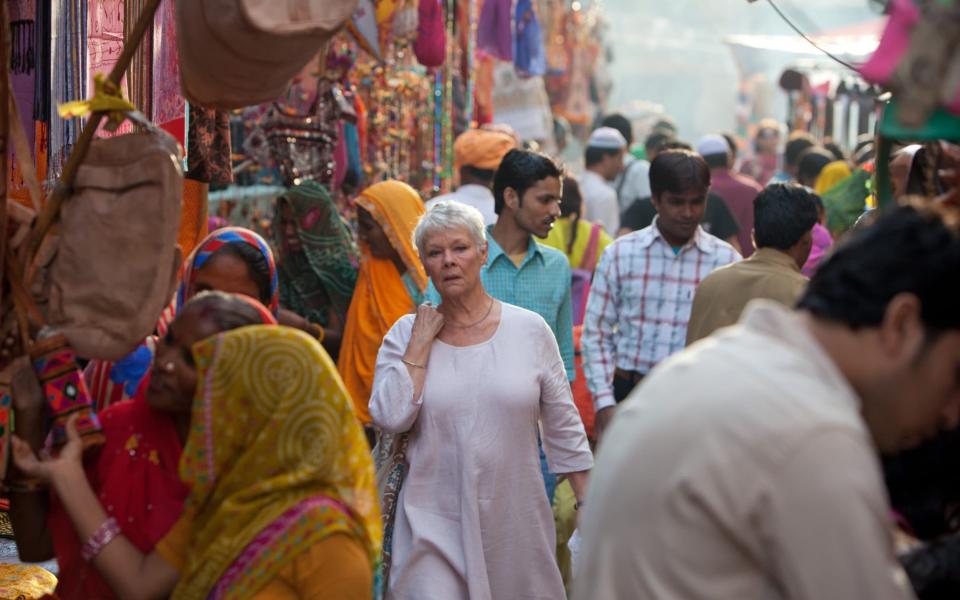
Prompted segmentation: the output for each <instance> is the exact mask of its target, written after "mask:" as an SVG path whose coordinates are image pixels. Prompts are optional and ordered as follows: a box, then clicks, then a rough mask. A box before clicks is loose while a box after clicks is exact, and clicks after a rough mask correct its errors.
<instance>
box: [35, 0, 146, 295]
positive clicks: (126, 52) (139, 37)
mask: <svg viewBox="0 0 960 600" xmlns="http://www.w3.org/2000/svg"><path fill="white" fill-rule="evenodd" d="M160 2H161V0H147V3H146V4H145V5H144V7H143V12H141V13H140V18H139V19H138V20H137V24H136V26H135V27H134V28H133V31H132V32H131V33H130V38H129V39H128V40H127V43H126V44H124V46H123V52H122V53H121V54H120V58H118V59H117V63H116V64H115V65H113V69H112V70H111V71H110V74H109V75H108V76H107V86H108V87H112V88H113V89H119V88H120V80H121V79H123V74H124V73H125V72H126V71H127V67H129V66H130V61H131V60H132V59H133V56H134V54H135V53H136V51H137V48H138V47H139V46H140V43H141V41H143V38H144V35H145V34H146V33H147V31H150V30H151V29H152V28H153V16H154V14H156V12H157V8H158V7H159V6H160ZM105 116H106V113H102V112H95V113H93V114H92V115H90V119H89V120H88V121H87V124H86V125H85V126H84V128H83V131H82V132H80V138H79V139H78V140H77V144H76V146H74V148H73V152H71V153H70V157H69V158H68V159H67V164H66V165H65V166H64V167H63V173H62V174H61V175H60V180H59V181H58V182H57V184H56V186H55V187H54V189H53V191H52V192H51V194H50V197H49V198H48V199H47V204H46V206H44V208H43V212H42V213H40V215H39V217H37V222H36V223H35V224H34V227H33V230H32V231H31V232H30V240H29V242H28V244H27V254H26V255H27V264H28V265H29V264H30V263H31V262H32V260H33V256H34V255H35V254H36V252H37V250H38V249H39V248H40V244H41V243H43V238H44V237H45V236H46V235H47V232H48V231H50V227H51V226H52V225H53V223H54V222H55V221H56V220H57V217H58V215H59V214H60V207H61V206H63V202H64V200H65V199H66V197H67V195H68V194H69V192H70V188H71V187H73V182H74V180H75V179H76V177H77V170H78V169H79V168H80V163H82V162H83V159H84V158H85V157H86V155H87V150H88V149H89V148H90V143H91V142H92V141H93V136H94V134H95V133H96V132H97V129H98V128H99V127H100V123H101V122H102V121H103V118H104V117H105ZM28 284H29V282H28Z"/></svg>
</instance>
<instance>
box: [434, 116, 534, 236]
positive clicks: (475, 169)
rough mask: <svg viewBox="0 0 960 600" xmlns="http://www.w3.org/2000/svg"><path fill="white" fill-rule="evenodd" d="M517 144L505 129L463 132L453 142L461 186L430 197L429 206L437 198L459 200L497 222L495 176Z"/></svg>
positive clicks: (487, 223) (486, 222) (435, 201)
mask: <svg viewBox="0 0 960 600" xmlns="http://www.w3.org/2000/svg"><path fill="white" fill-rule="evenodd" d="M516 147H517V142H516V140H515V139H514V138H513V137H512V136H511V135H509V134H508V133H506V132H504V131H499V130H495V129H468V130H467V131H465V132H463V133H461V134H460V135H459V136H458V137H457V140H456V141H455V142H454V143H453V161H454V166H455V167H456V168H457V172H458V173H459V175H460V186H459V187H458V188H457V190H456V191H455V192H452V193H450V194H444V195H442V196H437V197H436V198H433V199H432V200H428V201H427V203H426V207H427V210H430V207H431V206H433V205H434V204H436V203H437V202H442V201H450V200H455V201H457V202H462V203H463V204H468V205H470V206H472V207H474V208H475V209H477V210H479V211H480V214H482V215H483V220H484V222H485V224H486V225H488V226H489V225H493V224H495V223H496V222H497V213H496V211H495V210H494V200H493V191H492V189H491V186H492V185H493V176H494V174H495V173H496V172H497V167H499V166H500V161H502V160H503V157H504V156H505V155H506V154H507V152H509V151H510V150H512V149H514V148H516Z"/></svg>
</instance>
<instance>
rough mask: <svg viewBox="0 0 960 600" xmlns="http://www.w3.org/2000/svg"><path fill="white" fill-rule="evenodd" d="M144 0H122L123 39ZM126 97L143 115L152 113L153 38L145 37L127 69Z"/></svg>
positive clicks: (134, 20)
mask: <svg viewBox="0 0 960 600" xmlns="http://www.w3.org/2000/svg"><path fill="white" fill-rule="evenodd" d="M145 4H146V2H145V0H124V2H123V41H124V44H126V43H127V41H128V40H129V39H130V34H131V33H132V30H133V26H134V24H135V23H136V22H137V17H138V16H139V15H140V13H141V12H143V7H144V5H145ZM126 80H127V97H128V98H129V99H130V102H132V103H133V105H134V106H136V107H137V110H139V111H140V112H142V113H143V114H145V115H151V114H153V39H152V36H148V37H146V38H145V39H144V40H143V42H142V43H141V44H140V46H139V47H138V48H137V51H136V53H135V54H134V55H133V60H132V61H131V62H130V68H129V69H127V78H126Z"/></svg>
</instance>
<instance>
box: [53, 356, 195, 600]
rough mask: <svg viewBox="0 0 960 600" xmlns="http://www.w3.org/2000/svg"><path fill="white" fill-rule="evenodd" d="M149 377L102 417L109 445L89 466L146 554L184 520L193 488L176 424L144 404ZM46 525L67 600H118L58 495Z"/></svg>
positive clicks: (104, 499)
mask: <svg viewBox="0 0 960 600" xmlns="http://www.w3.org/2000/svg"><path fill="white" fill-rule="evenodd" d="M149 379H150V378H149V375H148V376H147V378H146V380H145V381H144V382H142V383H141V385H140V388H139V390H138V392H137V394H136V395H135V396H134V397H133V398H132V399H130V400H125V401H123V402H119V403H117V404H114V405H112V406H110V407H108V408H107V409H106V410H105V411H103V412H101V413H100V422H101V424H102V426H103V433H104V436H105V437H106V443H105V444H104V445H103V448H102V449H101V451H100V453H99V455H98V456H97V457H96V458H95V459H94V460H92V461H91V462H90V463H89V464H88V465H87V479H88V480H89V481H90V485H91V486H92V487H93V490H94V492H95V493H96V494H97V497H98V498H99V499H100V504H101V505H102V506H103V508H104V510H106V511H107V514H108V515H110V516H112V517H113V518H115V519H116V520H117V523H118V524H119V525H120V528H121V529H122V530H123V535H124V536H126V537H127V539H129V540H130V542H131V543H133V545H135V546H136V547H137V548H139V549H140V551H141V552H144V553H148V552H150V551H151V550H152V549H153V547H154V545H155V544H156V543H157V542H158V541H160V539H161V538H162V537H163V536H164V535H166V533H167V531H169V530H170V528H171V527H172V526H173V524H174V523H175V522H176V521H177V519H178V518H179V517H180V514H181V513H182V512H183V501H184V499H185V498H186V496H187V491H188V490H187V488H186V486H184V484H183V483H182V482H181V481H180V479H179V477H178V475H177V469H178V465H179V462H180V454H181V453H182V451H183V446H182V445H181V443H180V439H179V438H178V437H177V431H176V428H175V427H174V424H173V420H172V419H171V418H170V417H169V416H167V415H164V414H162V413H158V412H156V411H154V410H153V409H152V408H150V406H149V405H148V404H147V402H146V400H145V399H144V392H145V390H146V386H147V384H148V383H149ZM48 526H49V529H50V532H51V535H52V537H53V545H54V553H55V554H56V557H57V563H58V564H59V567H60V574H59V585H58V586H57V595H58V596H59V597H60V598H61V600H81V599H84V600H86V599H89V598H115V597H116V596H115V595H114V593H113V590H111V589H110V586H108V585H107V583H106V582H105V581H104V580H103V579H102V578H101V577H100V574H99V573H98V572H97V570H96V568H95V567H94V566H93V565H91V564H90V563H87V562H86V561H84V560H83V558H81V556H80V548H81V546H82V542H81V541H80V540H79V539H78V538H77V533H76V530H75V529H74V527H73V523H72V522H71V521H70V517H69V515H67V512H66V510H64V508H63V505H62V504H60V502H59V499H58V498H57V496H56V494H51V501H50V513H49V517H48Z"/></svg>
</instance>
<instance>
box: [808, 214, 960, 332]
mask: <svg viewBox="0 0 960 600" xmlns="http://www.w3.org/2000/svg"><path fill="white" fill-rule="evenodd" d="M946 215H947V213H945V212H944V211H943V210H942V209H938V208H936V207H925V208H914V207H912V206H903V207H898V208H895V209H893V210H891V211H889V212H887V213H885V214H882V215H881V216H880V217H879V218H878V219H877V221H876V222H875V223H873V224H872V225H870V226H869V227H866V228H863V229H859V230H856V231H854V232H852V233H851V234H850V236H849V237H848V238H847V240H846V241H845V242H844V243H842V244H839V245H838V246H837V247H836V249H835V250H834V251H833V253H832V254H831V255H830V257H829V258H827V260H826V261H825V262H823V263H821V265H820V266H819V268H818V269H817V272H816V274H814V276H813V278H812V279H811V280H810V284H809V286H808V287H807V291H806V293H805V294H804V295H803V297H802V298H801V299H800V303H799V305H798V306H799V308H801V309H805V310H807V311H809V312H810V313H812V314H813V315H814V316H816V317H819V318H820V319H824V320H827V321H831V322H834V323H840V324H843V325H846V326H847V327H849V328H851V329H860V328H863V327H875V326H877V325H879V324H880V323H882V322H883V318H884V315H885V313H886V310H887V305H888V304H889V303H890V301H891V300H893V298H894V297H895V296H897V295H898V294H903V293H909V294H913V295H914V296H916V297H917V298H918V299H919V301H920V307H921V308H920V316H921V319H922V320H923V323H924V326H925V327H926V329H927V331H928V333H929V334H930V336H931V338H934V337H936V334H937V333H939V332H943V331H945V330H955V329H960V311H958V310H957V305H958V302H960V278H958V277H957V276H956V275H957V273H958V272H960V237H958V231H957V227H956V226H955V225H954V224H952V223H950V221H949V219H947V218H946Z"/></svg>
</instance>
